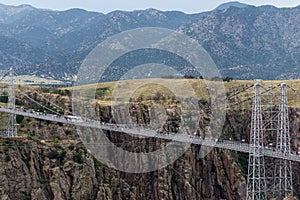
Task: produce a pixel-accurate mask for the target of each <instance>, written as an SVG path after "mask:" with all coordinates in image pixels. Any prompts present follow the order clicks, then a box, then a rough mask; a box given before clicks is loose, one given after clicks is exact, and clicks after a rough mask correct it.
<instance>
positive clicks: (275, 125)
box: [0, 69, 300, 200]
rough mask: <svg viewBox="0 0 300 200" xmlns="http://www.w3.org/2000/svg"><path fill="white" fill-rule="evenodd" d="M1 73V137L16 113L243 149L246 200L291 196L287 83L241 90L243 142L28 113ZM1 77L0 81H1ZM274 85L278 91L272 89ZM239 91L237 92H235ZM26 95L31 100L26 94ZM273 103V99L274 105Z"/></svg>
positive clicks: (10, 133) (11, 130)
mask: <svg viewBox="0 0 300 200" xmlns="http://www.w3.org/2000/svg"><path fill="white" fill-rule="evenodd" d="M4 76H7V77H8V103H7V106H1V107H0V112H2V113H7V114H8V123H7V129H6V131H5V132H4V133H2V136H5V137H16V136H17V128H16V115H21V116H25V117H30V118H35V119H40V120H46V121H51V122H59V123H64V124H71V125H76V126H82V127H89V128H96V129H102V130H108V131H114V132H121V133H127V134H130V135H133V136H143V137H148V138H150V137H153V138H159V139H164V140H173V141H178V142H183V143H190V144H196V145H202V146H206V147H213V148H221V149H226V150H232V151H237V152H244V153H248V154H249V163H248V180H247V200H262V199H268V198H270V197H276V198H279V199H283V198H284V197H287V196H289V195H291V196H293V179H292V166H291V161H295V162H300V155H298V154H296V153H294V152H293V151H292V149H291V144H290V133H289V115H288V101H287V87H289V86H288V85H286V84H285V83H282V84H281V85H280V86H276V87H271V88H264V86H262V85H260V84H254V85H251V86H250V87H247V88H245V89H244V91H245V90H248V89H251V88H252V89H254V95H253V97H252V98H251V99H252V116H251V132H250V141H249V142H250V143H243V142H239V141H231V140H219V139H217V138H209V139H203V138H202V137H199V136H196V135H186V134H178V133H172V132H167V133H163V134H162V133H160V132H158V131H157V130H152V129H150V128H147V127H140V126H139V125H134V124H126V125H124V124H112V123H103V122H99V121H96V120H92V119H86V118H81V117H77V116H70V115H66V116H65V115H60V114H58V113H57V112H55V111H53V112H54V113H55V114H49V113H35V112H32V110H26V109H17V108H16V106H15V93H14V90H15V88H14V72H13V70H12V69H10V70H8V71H7V72H6V73H5V74H4V75H3V77H4ZM3 77H2V79H0V81H2V80H3ZM278 88H279V92H277V93H276V92H274V89H278ZM261 89H263V90H261ZM291 89H292V88H291ZM240 92H241V91H239V92H238V93H240ZM27 97H28V98H29V99H30V100H32V101H34V100H33V99H31V98H30V97H29V96H27ZM275 102H277V104H276V103H275ZM35 103H38V102H35ZM268 132H273V133H275V135H276V146H275V147H274V148H270V147H269V146H268V145H265V144H266V142H265V134H267V133H268ZM265 158H272V159H274V160H275V163H276V164H275V167H274V169H273V171H272V175H271V176H272V177H268V175H266V165H265ZM270 179H271V180H272V183H268V180H270ZM267 185H271V186H267ZM270 187H271V188H270ZM270 191H273V192H270Z"/></svg>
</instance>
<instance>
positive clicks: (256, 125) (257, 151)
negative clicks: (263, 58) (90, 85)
mask: <svg viewBox="0 0 300 200" xmlns="http://www.w3.org/2000/svg"><path fill="white" fill-rule="evenodd" d="M260 88H264V89H265V91H264V92H263V93H262V92H260ZM278 88H279V87H269V88H267V89H266V88H265V87H263V86H260V85H259V84H255V85H254V97H253V104H252V119H251V132H250V152H249V165H248V177H247V178H248V182H247V200H262V199H267V198H272V197H273V198H275V199H283V198H285V197H288V196H293V181H292V166H291V161H289V160H285V159H267V161H268V162H267V163H265V158H264V156H263V153H262V151H263V148H265V147H267V146H268V142H271V141H268V140H270V139H272V138H274V140H276V147H275V148H276V151H281V152H282V153H284V154H286V155H289V154H291V145H290V133H289V117H288V114H289V113H288V100H287V89H286V84H285V83H282V84H281V85H280V91H279V89H278ZM271 143H272V142H271Z"/></svg>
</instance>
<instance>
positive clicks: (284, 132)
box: [273, 83, 293, 199]
mask: <svg viewBox="0 0 300 200" xmlns="http://www.w3.org/2000/svg"><path fill="white" fill-rule="evenodd" d="M278 119H279V120H278V130H277V137H276V150H277V151H281V152H283V153H285V154H290V153H291V146H290V133H289V130H290V128H289V113H288V100H287V89H286V84H285V83H282V84H281V103H280V105H279V118H278ZM289 195H291V196H293V179H292V164H291V161H289V160H283V159H276V161H275V170H274V188H273V197H276V198H278V199H283V198H285V197H287V196H289Z"/></svg>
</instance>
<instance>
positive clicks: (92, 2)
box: [0, 0, 300, 13]
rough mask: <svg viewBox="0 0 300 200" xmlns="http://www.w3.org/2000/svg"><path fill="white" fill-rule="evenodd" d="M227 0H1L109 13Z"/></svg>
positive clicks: (284, 2)
mask: <svg viewBox="0 0 300 200" xmlns="http://www.w3.org/2000/svg"><path fill="white" fill-rule="evenodd" d="M224 2H228V1H226V0H207V1H204V0H203V1H201V0H0V3H3V4H7V5H20V4H30V5H32V6H34V7H38V8H47V9H54V10H66V9H70V8H82V9H85V10H90V11H98V12H103V13H107V12H110V11H113V10H138V9H146V8H156V9H159V10H180V11H184V12H186V13H196V12H202V11H208V10H212V9H214V8H215V7H217V6H218V5H220V4H222V3H224ZM240 2H242V3H247V4H251V5H256V6H258V5H266V4H268V5H274V6H277V7H294V6H297V5H299V4H300V1H299V0H242V1H240Z"/></svg>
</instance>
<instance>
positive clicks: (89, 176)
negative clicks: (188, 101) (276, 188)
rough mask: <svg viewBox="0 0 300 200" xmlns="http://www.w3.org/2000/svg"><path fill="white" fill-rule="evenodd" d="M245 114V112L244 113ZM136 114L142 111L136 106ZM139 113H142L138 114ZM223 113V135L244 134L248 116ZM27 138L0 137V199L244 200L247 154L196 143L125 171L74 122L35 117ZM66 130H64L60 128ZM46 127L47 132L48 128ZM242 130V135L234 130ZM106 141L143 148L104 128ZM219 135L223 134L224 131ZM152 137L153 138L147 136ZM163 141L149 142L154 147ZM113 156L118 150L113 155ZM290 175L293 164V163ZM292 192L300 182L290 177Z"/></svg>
mask: <svg viewBox="0 0 300 200" xmlns="http://www.w3.org/2000/svg"><path fill="white" fill-rule="evenodd" d="M96 110H97V112H98V113H99V116H101V117H102V119H103V121H107V120H111V119H112V116H111V114H110V111H111V109H110V107H97V108H96ZM290 113H291V117H290V119H291V123H290V124H291V130H292V133H293V136H292V138H293V144H294V145H295V147H298V146H297V145H299V120H298V119H297V117H296V116H298V115H299V110H297V109H291V110H290ZM248 114H249V113H248ZM136 115H137V116H139V117H138V119H142V120H143V121H147V115H143V114H142V112H139V111H136ZM143 116H144V118H143ZM246 116H247V114H246V115H245V118H244V119H241V118H240V117H238V115H235V114H234V113H232V114H230V115H228V116H227V121H226V126H225V129H226V134H228V135H229V134H230V133H231V136H232V137H233V138H236V139H241V138H243V137H247V134H246V132H247V130H248V129H249V122H250V121H249V118H247V117H246ZM24 122H26V123H27V124H29V126H28V129H26V130H27V131H28V132H29V133H33V131H35V132H34V133H35V134H34V135H31V136H30V137H24V138H1V139H0V171H1V172H0V196H1V199H3V200H4V199H11V200H15V199H39V200H40V199H57V200H61V199H132V200H138V199H170V200H173V199H232V200H234V199H245V196H246V180H245V176H246V173H247V172H246V167H245V164H247V158H248V155H247V154H240V153H236V152H231V151H226V150H220V149H214V150H212V151H211V153H209V154H208V155H207V156H206V157H205V158H203V159H202V158H200V156H201V155H200V148H201V147H200V146H196V145H192V146H191V148H190V149H189V150H188V151H187V152H185V154H184V155H182V156H181V157H180V158H179V159H178V160H176V161H175V162H174V163H172V164H170V165H169V166H167V167H165V168H163V169H160V170H157V171H154V172H150V173H143V174H131V173H124V172H120V171H117V170H113V169H110V168H108V167H107V166H105V165H104V164H102V163H100V162H99V161H97V160H96V159H95V158H94V157H93V156H92V155H91V154H90V153H89V152H88V151H87V150H86V148H85V147H84V146H83V144H82V143H81V142H80V140H79V139H78V136H76V130H75V127H72V126H65V125H61V124H51V123H45V122H40V121H35V120H30V121H26V119H24ZM66 130H68V131H66ZM49 131H50V132H51V133H49ZM239 133H242V134H239ZM106 134H107V135H108V136H109V138H110V139H111V141H117V142H118V143H119V142H120V141H128V140H130V141H132V145H133V146H130V147H128V146H127V145H126V144H125V143H124V144H119V145H120V146H121V147H124V148H125V149H127V150H133V149H137V148H135V147H139V151H146V149H147V146H145V145H141V140H144V139H140V138H134V137H131V136H129V135H124V136H120V135H119V134H116V133H114V132H107V133H106ZM226 134H225V135H226ZM151 140H154V139H151ZM163 143H164V141H156V142H153V143H152V144H151V143H150V144H149V145H151V146H152V147H153V149H157V148H159V147H160V145H161V144H163ZM115 156H116V157H117V156H118V155H115ZM294 169H296V170H294V180H298V178H299V174H300V173H299V170H297V169H299V165H297V164H294ZM294 187H295V193H296V194H297V193H299V191H300V187H299V184H298V182H297V181H294Z"/></svg>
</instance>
